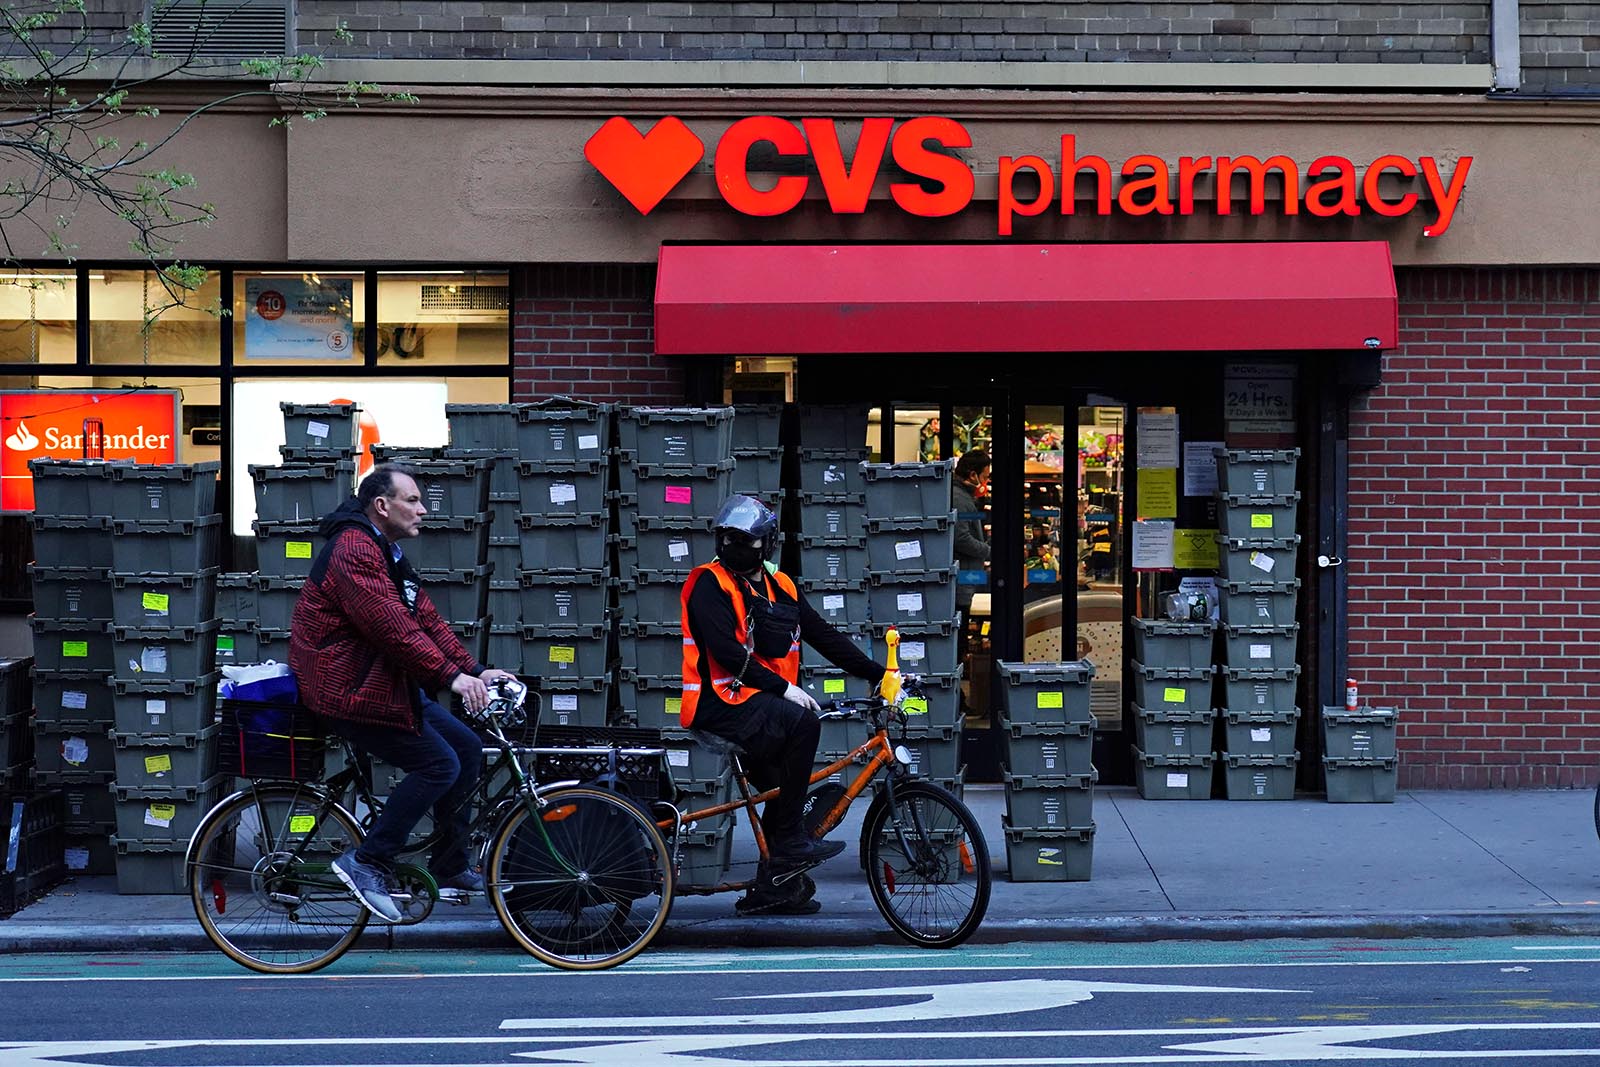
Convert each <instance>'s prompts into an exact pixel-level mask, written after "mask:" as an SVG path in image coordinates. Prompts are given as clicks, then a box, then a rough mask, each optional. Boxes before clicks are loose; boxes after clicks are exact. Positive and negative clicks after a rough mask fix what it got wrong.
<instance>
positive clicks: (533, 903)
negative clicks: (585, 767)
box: [484, 786, 672, 971]
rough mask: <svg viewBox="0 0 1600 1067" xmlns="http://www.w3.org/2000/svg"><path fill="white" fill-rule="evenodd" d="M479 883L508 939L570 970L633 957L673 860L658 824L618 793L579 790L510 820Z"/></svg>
mask: <svg viewBox="0 0 1600 1067" xmlns="http://www.w3.org/2000/svg"><path fill="white" fill-rule="evenodd" d="M484 878H485V880H486V882H487V883H488V891H489V900H490V902H491V903H493V905H494V910H495V914H496V915H497V916H499V918H500V923H501V925H503V926H504V927H505V928H506V932H507V933H509V934H510V935H511V938H512V940H514V941H515V942H516V943H517V944H518V945H520V946H522V948H523V949H524V950H525V951H527V952H528V953H530V954H531V955H533V956H534V957H536V958H538V959H540V960H542V961H544V962H545V963H548V964H550V965H551V966H553V967H560V968H562V969H564V970H570V971H598V970H603V969H605V968H607V967H615V966H617V965H618V964H620V963H626V962H627V961H628V960H631V959H632V958H633V957H634V956H637V955H638V954H639V953H640V952H641V951H643V949H644V947H645V946H646V945H648V944H649V943H650V939H651V938H653V937H655V935H656V933H657V931H659V930H660V929H661V927H662V926H663V925H664V924H665V923H666V921H667V909H668V907H669V906H670V904H671V902H672V857H671V854H670V853H669V852H668V850H667V845H666V842H665V841H664V840H663V839H662V837H661V833H660V831H658V830H657V829H656V828H655V824H654V823H652V822H651V821H650V818H649V817H648V816H647V815H645V814H644V812H642V811H641V810H640V809H639V808H638V807H636V806H635V805H634V804H632V803H630V802H629V801H627V800H626V799H624V798H622V797H620V796H618V795H616V794H615V793H608V792H606V791H605V790H603V789H590V788H587V787H582V786H580V787H575V788H571V789H560V790H557V791H555V792H553V793H547V794H545V796H544V797H543V798H542V803H541V805H540V806H539V807H538V808H537V809H533V810H530V806H529V805H527V804H522V805H519V806H518V807H516V808H515V809H514V810H513V811H512V812H511V813H510V814H509V815H507V816H506V819H505V821H504V822H502V823H501V824H500V828H499V829H498V830H497V831H496V832H495V836H494V840H493V842H492V843H491V845H490V850H489V862H488V864H487V865H486V867H485V870H484Z"/></svg>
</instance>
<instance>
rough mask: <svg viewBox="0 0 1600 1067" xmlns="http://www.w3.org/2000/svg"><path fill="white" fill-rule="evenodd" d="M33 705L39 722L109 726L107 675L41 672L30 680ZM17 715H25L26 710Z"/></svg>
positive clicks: (1, 762) (110, 707) (110, 710)
mask: <svg viewBox="0 0 1600 1067" xmlns="http://www.w3.org/2000/svg"><path fill="white" fill-rule="evenodd" d="M108 640H109V639H108ZM33 705H34V715H35V716H36V717H37V718H38V720H39V721H40V722H41V723H47V724H51V725H65V724H69V723H79V724H82V723H100V724H102V725H105V726H109V725H110V724H111V721H112V719H113V717H114V707H115V705H114V703H113V701H112V689H111V675H110V672H106V673H103V674H101V673H92V672H81V671H41V672H39V674H37V675H36V676H35V678H34V681H33ZM20 714H22V715H24V716H26V715H27V710H26V709H23V711H22V712H21V713H20ZM8 762H15V761H14V760H4V759H0V765H5V764H7V763H8Z"/></svg>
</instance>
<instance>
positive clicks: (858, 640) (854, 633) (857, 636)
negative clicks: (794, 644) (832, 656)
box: [800, 626, 911, 670]
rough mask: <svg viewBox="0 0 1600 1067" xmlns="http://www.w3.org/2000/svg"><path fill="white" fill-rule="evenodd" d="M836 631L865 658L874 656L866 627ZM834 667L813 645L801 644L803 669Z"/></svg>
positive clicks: (845, 628)
mask: <svg viewBox="0 0 1600 1067" xmlns="http://www.w3.org/2000/svg"><path fill="white" fill-rule="evenodd" d="M834 629H836V630H838V631H839V633H840V634H841V635H842V636H843V637H845V638H847V639H848V640H849V641H850V643H851V644H853V645H855V646H856V647H857V648H859V649H860V650H861V652H862V655H865V656H867V657H869V658H870V657H871V655H872V633H871V631H869V630H868V629H867V628H866V627H865V626H856V627H845V626H835V627H834ZM833 665H834V664H833V663H832V662H831V661H830V660H828V659H827V658H826V657H825V656H823V654H822V653H821V652H818V651H817V650H816V649H815V648H814V647H812V645H811V644H810V643H809V642H807V643H803V644H801V646H800V666H802V667H832V666H833ZM901 665H902V666H904V667H905V668H906V669H907V670H911V667H910V666H909V665H907V664H904V663H902V664H901Z"/></svg>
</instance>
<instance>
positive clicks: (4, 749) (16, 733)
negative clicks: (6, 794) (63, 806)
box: [0, 709, 83, 790]
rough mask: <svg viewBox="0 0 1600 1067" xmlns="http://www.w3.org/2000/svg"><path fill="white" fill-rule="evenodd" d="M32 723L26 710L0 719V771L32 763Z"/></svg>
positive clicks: (0, 785)
mask: <svg viewBox="0 0 1600 1067" xmlns="http://www.w3.org/2000/svg"><path fill="white" fill-rule="evenodd" d="M34 722H35V719H34V718H33V717H31V716H29V714H28V712H27V710H26V709H24V710H22V711H14V712H12V713H11V714H9V715H6V716H4V717H0V770H4V769H6V768H10V767H21V766H24V765H26V764H29V763H32V762H33V745H34V740H33V738H34ZM39 722H40V724H41V725H43V726H45V727H46V728H48V727H50V726H53V725H57V724H56V723H54V722H52V721H50V720H39ZM76 725H80V726H81V725H83V724H76ZM3 789H5V785H4V784H3V783H0V790H3Z"/></svg>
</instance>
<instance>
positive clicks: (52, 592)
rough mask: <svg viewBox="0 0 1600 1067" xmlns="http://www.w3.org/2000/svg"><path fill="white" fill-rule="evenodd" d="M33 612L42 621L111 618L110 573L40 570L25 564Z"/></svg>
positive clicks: (80, 569) (81, 569)
mask: <svg viewBox="0 0 1600 1067" xmlns="http://www.w3.org/2000/svg"><path fill="white" fill-rule="evenodd" d="M28 577H29V578H30V579H31V584H32V586H33V613H34V614H35V615H37V616H38V617H39V618H41V619H77V620H83V621H96V622H107V623H109V622H110V621H111V619H112V607H111V571H110V570H109V569H108V568H105V567H41V566H39V565H37V564H33V563H30V564H28Z"/></svg>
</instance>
